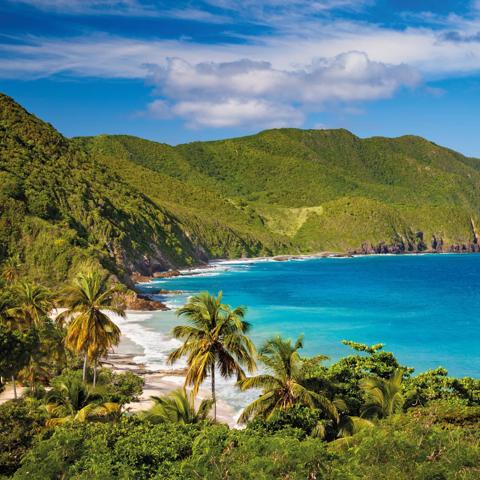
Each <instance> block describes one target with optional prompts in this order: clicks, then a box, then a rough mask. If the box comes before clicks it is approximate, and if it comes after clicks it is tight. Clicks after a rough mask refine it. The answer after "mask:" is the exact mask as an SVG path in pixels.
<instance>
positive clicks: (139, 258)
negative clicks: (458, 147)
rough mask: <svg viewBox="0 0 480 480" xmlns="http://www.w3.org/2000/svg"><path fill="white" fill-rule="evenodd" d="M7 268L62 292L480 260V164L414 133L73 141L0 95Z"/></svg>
mask: <svg viewBox="0 0 480 480" xmlns="http://www.w3.org/2000/svg"><path fill="white" fill-rule="evenodd" d="M0 180H1V181H0V198H1V202H0V262H1V261H3V260H4V259H6V258H9V257H16V256H18V257H19V259H20V262H21V263H22V264H23V265H24V266H25V270H28V271H29V272H30V273H29V274H30V275H31V276H33V277H36V278H37V279H38V280H42V281H49V282H51V283H54V282H57V281H60V280H62V279H63V278H64V277H66V276H68V275H69V272H70V271H71V270H72V268H73V266H74V265H75V264H76V263H78V262H79V261H80V260H83V259H84V258H85V257H88V258H94V259H96V260H97V261H98V262H100V263H102V264H103V265H104V266H105V267H107V268H108V269H110V271H112V272H115V273H116V274H118V275H119V276H121V277H122V278H126V276H125V274H129V273H132V272H134V271H138V272H140V273H145V274H150V273H152V272H154V271H157V270H162V269H166V268H169V267H173V266H183V265H193V264H196V263H199V262H201V261H205V260H207V259H209V258H215V257H217V258H218V257H230V258H232V257H241V256H259V255H275V254H285V253H292V254H296V253H310V252H318V251H342V252H344V251H351V252H363V253H372V252H380V253H381V252H387V251H393V252H405V251H424V250H443V251H450V250H453V251H476V250H477V249H478V247H477V231H476V225H477V224H478V223H479V222H480V207H479V205H480V191H479V187H480V161H479V160H477V159H472V158H466V157H464V156H462V155H460V154H458V153H456V152H453V151H451V150H449V149H446V148H442V147H440V146H438V145H435V144H433V143H431V142H429V141H427V140H424V139H422V138H419V137H414V136H405V137H400V138H395V139H389V138H381V137H374V138H369V139H360V138H358V137H356V136H354V135H353V134H351V133H350V132H348V131H346V130H297V129H277V130H268V131H264V132H261V133H259V134H257V135H252V136H248V137H242V138H235V139H228V140H221V141H213V142H193V143H190V144H186V145H179V146H176V147H172V146H169V145H165V144H160V143H156V142H151V141H148V140H143V139H140V138H135V137H131V136H124V135H120V136H109V135H100V136H98V137H88V138H76V139H73V140H68V139H66V138H65V137H63V136H62V135H60V134H59V133H58V132H56V131H55V130H54V129H53V127H51V126H50V125H48V124H46V123H44V122H42V121H41V120H38V119H37V118H35V117H34V116H32V115H30V114H29V113H28V112H26V111H25V110H24V109H23V108H21V107H20V106H19V105H18V104H16V103H15V102H14V101H13V100H12V99H10V98H9V97H7V96H5V95H1V96H0Z"/></svg>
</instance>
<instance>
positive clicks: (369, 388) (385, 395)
mask: <svg viewBox="0 0 480 480" xmlns="http://www.w3.org/2000/svg"><path fill="white" fill-rule="evenodd" d="M403 373H404V372H403V370H402V369H396V370H395V371H394V372H393V374H392V376H391V377H390V378H389V379H388V380H386V379H384V378H379V377H367V378H364V379H363V380H361V382H360V387H361V388H362V390H363V392H364V395H365V400H366V401H365V405H364V406H363V408H362V414H361V416H362V417H366V418H375V417H376V418H386V417H389V416H390V415H392V414H394V413H397V412H400V411H401V410H402V408H403V404H404V402H405V400H404V398H403V395H402V380H403Z"/></svg>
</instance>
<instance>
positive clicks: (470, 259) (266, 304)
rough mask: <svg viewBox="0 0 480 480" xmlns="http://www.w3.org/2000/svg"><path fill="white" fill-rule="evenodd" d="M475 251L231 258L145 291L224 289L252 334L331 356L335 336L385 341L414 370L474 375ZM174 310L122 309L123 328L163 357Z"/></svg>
mask: <svg viewBox="0 0 480 480" xmlns="http://www.w3.org/2000/svg"><path fill="white" fill-rule="evenodd" d="M479 280H480V255H411V256H407V255H405V256H369V257H356V258H335V259H333V258H332V259H309V260H301V261H300V260H298V261H297V260H294V261H289V262H275V261H259V262H250V261H243V262H242V261H239V262H227V263H223V264H219V265H218V266H217V268H215V269H213V270H207V271H205V272H203V273H202V274H197V275H190V276H182V277H175V278H171V279H158V280H156V281H154V282H152V283H150V284H144V285H141V286H140V288H141V289H142V290H143V291H145V292H153V291H155V290H158V289H161V288H164V289H172V290H173V289H175V290H184V291H185V292H186V293H185V294H184V295H177V296H169V297H168V298H165V297H162V299H163V300H167V302H169V303H170V305H171V306H179V305H181V304H182V303H183V302H185V300H186V298H187V297H188V295H191V294H193V293H195V292H199V291H202V290H208V291H210V292H212V293H214V292H217V291H219V290H222V291H223V292H224V300H225V302H227V303H229V304H231V305H233V306H236V305H245V306H247V307H248V314H247V319H248V320H249V321H250V322H251V323H252V331H251V336H252V338H253V340H254V341H255V343H256V344H261V342H262V341H263V340H264V339H266V338H268V337H270V336H271V335H273V334H281V335H282V336H286V337H291V338H296V337H297V336H298V335H300V334H304V336H305V342H304V343H305V348H304V353H305V354H309V355H311V354H317V353H324V354H327V355H329V356H330V357H331V359H332V360H335V359H338V358H339V357H341V356H343V355H346V354H348V353H350V349H349V348H348V347H345V346H344V345H342V344H341V343H340V341H341V340H342V339H348V340H354V341H357V342H363V343H368V344H374V343H385V349H387V350H389V351H393V352H394V353H395V354H396V355H397V357H398V358H399V360H400V361H401V362H402V363H403V364H404V365H408V366H412V367H415V369H416V371H417V372H419V371H423V370H427V369H430V368H435V367H438V366H443V367H445V368H447V369H448V370H449V372H450V374H451V375H455V376H466V375H468V376H474V377H479V376H480V289H479ZM177 322H178V320H177V319H176V318H175V314H174V312H159V313H153V314H152V313H146V314H138V315H135V316H134V317H133V318H132V317H131V316H129V320H128V325H126V327H127V329H126V330H125V325H123V326H122V329H123V330H124V331H125V333H126V334H127V335H128V336H129V337H130V338H131V339H132V340H133V341H135V342H136V343H137V344H140V345H142V346H143V347H144V350H145V352H144V356H143V358H141V360H143V361H146V363H148V364H149V365H150V366H152V367H153V368H159V367H163V365H164V361H165V357H166V355H167V354H168V352H169V351H170V350H171V349H172V348H173V347H174V346H175V345H176V341H175V340H173V339H171V337H169V332H170V330H171V328H172V326H173V325H175V324H176V323H177Z"/></svg>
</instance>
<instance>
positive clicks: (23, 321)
mask: <svg viewBox="0 0 480 480" xmlns="http://www.w3.org/2000/svg"><path fill="white" fill-rule="evenodd" d="M13 295H14V306H13V308H11V310H10V314H11V316H12V317H13V318H15V319H16V320H17V322H18V324H19V325H21V326H23V327H25V328H30V327H37V328H38V327H41V326H42V325H43V323H44V322H45V320H46V319H47V318H48V314H49V313H50V311H51V310H52V308H53V306H54V301H53V294H52V292H51V291H50V290H48V288H45V287H44V286H42V285H38V284H36V283H30V282H27V281H22V282H19V283H17V284H16V285H15V286H14V287H13Z"/></svg>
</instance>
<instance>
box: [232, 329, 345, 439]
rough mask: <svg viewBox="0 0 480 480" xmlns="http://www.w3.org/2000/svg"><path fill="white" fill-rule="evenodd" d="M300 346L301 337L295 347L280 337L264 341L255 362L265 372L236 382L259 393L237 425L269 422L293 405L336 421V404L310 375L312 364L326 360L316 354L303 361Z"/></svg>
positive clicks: (301, 342) (241, 386) (242, 387)
mask: <svg viewBox="0 0 480 480" xmlns="http://www.w3.org/2000/svg"><path fill="white" fill-rule="evenodd" d="M302 347H303V339H302V337H299V338H298V339H297V341H296V342H295V344H294V345H292V342H291V340H284V339H282V338H281V337H280V336H277V337H274V338H272V339H270V340H268V341H266V342H265V344H264V345H263V347H262V348H261V349H260V351H259V356H258V359H259V360H260V361H261V362H262V363H263V364H264V365H265V366H266V369H267V373H264V374H261V375H257V376H255V377H250V378H245V379H243V380H240V381H239V382H238V386H239V387H240V389H241V390H248V389H251V388H259V389H261V390H262V394H261V395H260V396H259V398H257V399H256V400H254V401H253V402H252V403H251V404H250V405H248V406H247V407H246V408H245V409H244V410H243V412H242V414H241V416H240V418H239V422H242V423H243V422H246V421H248V420H249V419H251V418H254V417H257V416H258V417H261V418H265V419H268V418H271V417H272V415H273V414H275V413H276V412H278V411H279V410H288V409H289V408H291V407H293V406H294V405H297V406H298V405H303V406H306V407H310V408H317V409H320V410H322V411H323V412H324V413H325V414H326V415H327V416H328V417H329V418H332V419H333V420H335V421H336V422H338V421H339V413H338V410H337V407H336V405H335V403H336V402H335V401H333V400H330V399H329V398H328V395H327V394H326V393H325V392H324V391H323V389H322V388H319V385H318V382H316V379H315V378H312V377H311V376H310V373H309V372H310V371H311V367H312V365H314V364H315V363H316V364H318V363H319V362H320V361H322V360H325V358H326V357H325V356H323V355H319V356H317V357H313V358H311V359H305V358H302V357H301V356H300V355H299V353H298V351H299V349H300V348H302ZM317 434H318V435H320V436H321V425H319V426H318V432H317Z"/></svg>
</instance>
